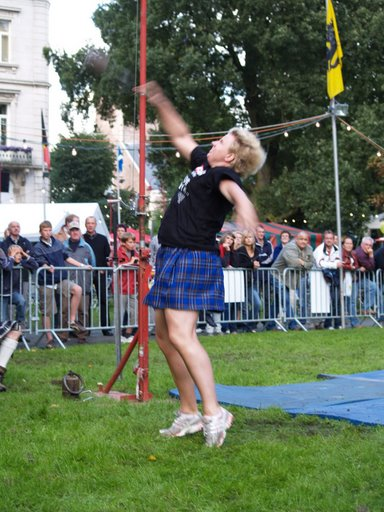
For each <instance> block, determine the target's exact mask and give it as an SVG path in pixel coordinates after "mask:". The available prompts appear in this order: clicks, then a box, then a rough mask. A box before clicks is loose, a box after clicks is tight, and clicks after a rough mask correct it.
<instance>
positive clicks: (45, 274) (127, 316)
mask: <svg viewBox="0 0 384 512" xmlns="http://www.w3.org/2000/svg"><path fill="white" fill-rule="evenodd" d="M55 272H56V274H55V275H56V278H57V280H58V281H59V282H60V283H62V284H61V286H58V283H54V284H52V282H51V276H52V274H51V272H50V271H49V270H47V269H45V268H39V269H38V270H37V271H36V272H34V273H32V272H29V271H27V272H26V271H25V270H24V271H23V269H21V268H19V267H15V268H14V269H13V270H12V271H11V273H13V274H12V275H13V276H16V278H10V272H9V271H7V270H0V313H1V320H2V321H3V320H5V319H19V320H20V321H21V323H22V326H23V342H24V345H25V347H26V348H27V349H29V345H28V336H30V335H32V334H33V335H40V336H43V335H44V334H45V333H47V332H48V331H51V332H52V335H53V336H54V337H55V339H56V340H57V342H58V343H59V344H60V345H61V346H62V347H64V342H65V338H66V337H68V335H69V332H70V326H69V324H70V312H71V286H72V284H71V283H75V284H77V285H79V286H80V287H81V298H80V304H79V307H78V311H77V315H76V320H77V321H80V322H81V323H82V324H83V325H84V328H85V329H86V330H87V332H88V333H91V332H92V331H96V330H102V331H103V330H107V329H108V330H113V329H114V310H115V309H116V307H118V308H119V310H120V311H119V315H120V316H119V317H120V319H121V322H120V324H121V326H122V330H123V331H125V330H126V329H130V330H131V329H135V328H136V327H137V323H138V281H137V277H138V276H137V273H138V270H137V267H118V268H116V269H113V268H111V267H98V268H93V269H92V270H89V269H86V268H79V267H60V268H55ZM114 272H116V274H117V281H116V280H115V282H117V283H118V286H117V288H118V289H117V290H114V289H113V286H112V281H113V273H114ZM223 273H224V288H225V311H224V312H223V313H221V314H220V313H219V314H217V313H214V312H202V313H201V316H200V322H204V323H205V324H206V331H207V333H209V334H215V333H219V332H221V333H222V332H237V331H238V330H242V331H255V330H256V329H257V328H258V324H259V323H262V324H263V326H264V327H265V328H266V329H276V328H277V329H280V330H283V331H286V330H287V329H293V328H300V329H303V330H307V329H308V325H309V323H312V324H315V326H316V325H319V324H320V323H324V327H325V328H326V327H331V328H332V327H333V328H337V327H339V325H340V319H341V302H340V284H337V283H332V282H330V281H329V277H328V281H327V280H326V278H325V275H324V273H323V272H322V271H321V270H320V269H313V270H310V271H302V270H297V269H286V270H285V271H284V273H283V274H279V272H278V271H277V270H276V269H273V268H268V269H258V270H255V271H253V270H250V269H240V268H228V269H223ZM383 279H384V278H383V272H382V270H378V271H377V272H376V273H374V272H360V271H356V272H345V273H344V280H343V283H342V291H343V307H344V314H345V321H346V326H350V327H356V326H358V325H360V324H361V322H362V320H363V319H365V318H368V317H369V318H370V319H371V320H372V322H373V323H374V324H375V325H377V326H380V327H381V325H380V320H381V319H382V318H383V317H384V296H383V292H384V283H383ZM14 282H15V283H17V285H16V286H14V284H13V283H14ZM24 312H25V313H24ZM153 323H154V319H153V312H152V311H151V310H150V311H149V327H152V326H153ZM71 336H72V334H71Z"/></svg>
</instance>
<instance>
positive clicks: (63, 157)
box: [50, 133, 115, 203]
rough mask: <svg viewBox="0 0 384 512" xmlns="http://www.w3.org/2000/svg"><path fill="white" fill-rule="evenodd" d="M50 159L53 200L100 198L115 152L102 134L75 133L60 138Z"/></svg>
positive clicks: (99, 200) (72, 200) (106, 183)
mask: <svg viewBox="0 0 384 512" xmlns="http://www.w3.org/2000/svg"><path fill="white" fill-rule="evenodd" d="M74 153H76V154H74ZM51 162H52V170H51V173H50V178H51V194H52V199H53V200H54V201H56V202H61V203H65V202H73V203H80V202H92V201H95V202H101V201H102V199H103V196H104V194H105V191H106V190H107V188H108V187H109V186H110V185H111V181H112V176H113V171H114V169H115V152H114V149H113V147H112V146H111V144H109V142H107V141H106V140H105V137H104V136H103V135H101V134H95V133H92V134H89V133H79V134H75V135H74V136H73V137H71V138H70V139H65V138H61V140H60V142H59V144H58V145H57V146H56V148H55V150H54V151H53V152H52V158H51Z"/></svg>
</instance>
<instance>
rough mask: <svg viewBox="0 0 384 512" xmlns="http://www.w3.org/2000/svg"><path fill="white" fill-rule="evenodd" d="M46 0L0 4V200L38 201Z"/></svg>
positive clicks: (45, 91) (41, 194)
mask: <svg viewBox="0 0 384 512" xmlns="http://www.w3.org/2000/svg"><path fill="white" fill-rule="evenodd" d="M49 6H50V3H49V1H48V0H4V1H3V2H1V5H0V176H1V180H0V183H1V191H0V201H1V202H2V203H9V202H14V203H41V202H44V201H45V200H46V198H47V196H48V193H47V190H45V189H46V187H47V185H46V184H45V182H48V180H46V179H44V177H43V174H44V170H45V167H44V158H43V147H42V116H43V119H44V121H45V125H46V126H47V123H48V100H49V82H48V65H47V62H46V60H45V58H44V56H43V48H44V47H45V46H48V29H49Z"/></svg>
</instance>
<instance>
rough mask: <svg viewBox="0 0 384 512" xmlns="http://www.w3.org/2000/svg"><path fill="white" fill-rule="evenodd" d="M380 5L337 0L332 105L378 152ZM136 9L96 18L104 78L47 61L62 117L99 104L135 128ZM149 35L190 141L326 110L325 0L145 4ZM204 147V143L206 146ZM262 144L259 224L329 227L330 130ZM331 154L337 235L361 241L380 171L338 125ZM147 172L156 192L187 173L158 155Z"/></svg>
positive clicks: (155, 69) (76, 63)
mask: <svg viewBox="0 0 384 512" xmlns="http://www.w3.org/2000/svg"><path fill="white" fill-rule="evenodd" d="M383 3H384V2H383V0H370V1H369V2H368V1H367V0H344V1H343V2H341V1H337V0H334V7H335V11H336V16H337V21H338V27H339V33H340V38H341V41H342V46H343V52H344V61H343V63H344V67H343V76H344V82H345V84H346V90H345V92H344V93H342V94H341V95H340V97H338V98H337V99H338V100H339V101H341V102H346V103H348V104H349V105H350V114H349V118H348V122H350V123H351V124H352V125H354V126H356V127H357V128H358V130H360V131H361V132H363V133H366V134H367V135H369V136H370V137H371V138H372V139H373V140H376V141H378V142H380V141H382V140H383V138H384V127H383V123H382V118H383V113H384V112H383V109H384V101H383V100H384V98H383V94H384V67H383V60H384V39H383V38H382V34H381V32H382V27H383V23H384V10H383ZM139 4H140V2H138V1H137V0H114V1H112V2H111V3H109V4H106V5H104V6H100V7H99V8H98V9H97V11H96V12H95V14H94V21H95V23H96V25H97V26H98V27H99V28H100V30H101V34H102V37H103V40H104V41H105V43H106V44H107V46H108V47H109V53H110V64H109V66H108V69H107V71H106V73H104V74H102V75H101V76H95V75H92V73H90V72H89V70H87V69H85V67H84V65H83V62H84V55H85V53H86V51H87V49H80V50H79V51H78V52H77V53H76V54H75V55H73V56H69V55H66V54H64V55H60V54H58V53H55V52H54V51H52V50H46V56H47V58H48V59H50V60H51V61H52V62H53V64H54V66H55V69H56V70H57V72H58V73H59V75H60V79H61V83H62V86H63V88H64V89H65V90H66V92H67V94H68V96H69V103H68V105H67V110H66V112H67V118H69V116H68V113H70V112H71V110H72V111H73V109H74V108H76V109H77V110H79V111H80V112H83V113H84V112H86V111H87V109H88V107H89V106H90V105H91V104H94V105H96V106H97V108H98V110H99V111H100V112H101V114H102V115H103V116H105V117H108V116H110V115H111V113H112V112H113V109H114V108H115V107H116V108H120V109H122V110H123V112H124V115H125V121H126V122H127V123H133V122H135V120H136V114H137V104H136V100H135V98H134V95H133V94H132V92H131V90H130V89H131V88H130V85H131V83H133V82H135V81H136V82H137V79H135V76H137V75H136V74H135V69H136V62H137V52H138V47H137V45H138V42H137V38H136V35H137V33H138V23H139V17H138V7H139ZM147 27H148V38H147V62H148V64H147V66H148V71H147V75H148V78H149V79H156V80H158V81H159V82H160V83H161V84H162V85H163V87H164V88H165V90H166V92H167V94H168V95H169V96H170V97H171V98H172V100H173V101H174V103H175V105H176V107H177V108H178V109H179V110H180V111H181V112H182V114H183V117H184V118H185V119H186V121H187V122H188V123H189V125H190V127H191V129H192V131H193V132H195V133H197V132H215V131H225V130H227V129H228V128H230V127H231V126H232V125H234V124H236V123H237V124H243V125H249V126H252V127H257V126H258V127H260V126H265V125H271V124H275V123H286V122H288V121H292V120H297V119H302V118H306V117H310V116H313V115H316V114H322V113H324V112H325V111H326V110H327V108H328V104H329V100H328V98H327V96H326V60H325V3H324V1H323V0H297V1H294V2H292V0H276V1H273V2H271V1H270V0H258V1H257V2H255V1H254V0H240V1H238V2H236V3H234V2H233V1H231V0H195V1H194V2H190V0H188V1H187V0H172V1H171V0H162V1H161V2H159V1H155V0H149V1H148V20H147ZM151 115H152V116H153V112H151V111H150V109H149V116H151ZM262 137H264V135H262ZM199 142H201V143H209V136H207V137H201V138H199ZM264 145H265V147H266V149H267V151H268V161H267V165H266V166H265V168H264V169H263V171H262V172H261V173H259V174H260V175H259V176H258V178H257V183H253V182H252V181H251V182H249V183H248V190H250V191H252V195H253V197H254V199H255V201H256V203H257V205H258V209H259V212H260V216H261V218H269V219H272V220H278V221H282V220H283V219H284V218H287V219H288V220H291V219H292V218H295V219H296V220H297V221H298V223H300V221H303V220H304V219H306V220H307V221H308V223H309V226H310V227H311V228H312V229H324V228H329V227H333V228H334V227H335V190H334V171H333V154H332V135H331V129H330V120H326V121H324V122H323V123H322V126H321V128H315V127H310V128H307V129H305V130H301V131H295V132H292V133H290V136H289V137H288V138H284V137H281V136H279V137H274V138H268V139H265V140H264ZM338 152H339V174H340V197H341V207H342V224H343V227H344V228H345V230H347V229H354V230H360V229H361V226H362V223H363V222H364V220H365V219H366V218H367V216H368V215H369V214H370V212H372V211H374V210H375V208H377V207H378V205H380V207H381V206H382V204H383V199H382V196H381V195H380V194H381V187H382V184H383V175H382V172H381V171H380V165H381V164H380V161H379V162H376V163H375V162H374V161H373V160H374V156H375V153H376V150H375V149H373V148H372V147H371V146H369V145H368V144H366V142H363V141H362V140H361V139H359V138H358V137H357V135H355V134H354V133H353V132H347V131H346V130H345V128H344V127H340V125H339V139H338ZM154 161H155V163H156V165H157V168H158V171H157V175H158V177H159V180H160V182H161V184H162V185H163V187H165V188H167V189H173V188H174V186H175V183H176V182H177V181H178V179H179V177H180V173H181V172H185V166H181V165H180V164H179V161H178V159H176V158H175V155H174V152H172V151H169V150H168V148H167V147H162V148H159V147H158V145H157V146H156V151H155V153H154ZM380 198H381V199H380ZM351 214H352V215H351ZM363 215H364V216H365V217H363Z"/></svg>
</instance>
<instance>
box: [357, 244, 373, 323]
mask: <svg viewBox="0 0 384 512" xmlns="http://www.w3.org/2000/svg"><path fill="white" fill-rule="evenodd" d="M355 254H356V258H357V264H358V270H359V271H360V275H359V276H358V279H359V285H358V286H359V289H360V290H361V291H362V292H363V295H364V302H363V311H362V313H363V315H374V314H375V313H376V311H375V298H376V291H377V286H376V283H375V281H374V275H373V274H374V270H375V269H376V266H375V258H374V255H373V239H372V238H371V237H370V236H365V237H364V238H363V239H362V241H361V244H360V246H359V247H357V249H356V250H355Z"/></svg>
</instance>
